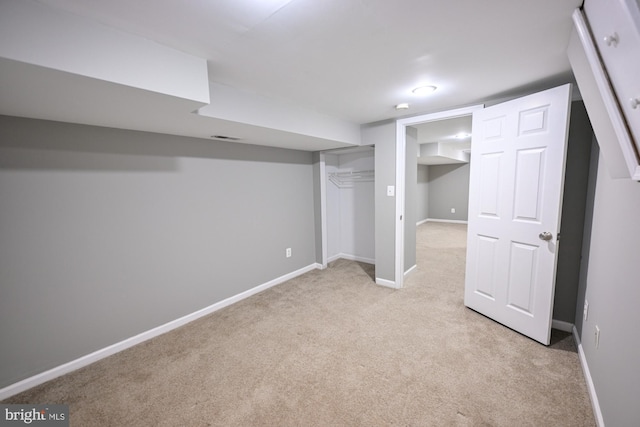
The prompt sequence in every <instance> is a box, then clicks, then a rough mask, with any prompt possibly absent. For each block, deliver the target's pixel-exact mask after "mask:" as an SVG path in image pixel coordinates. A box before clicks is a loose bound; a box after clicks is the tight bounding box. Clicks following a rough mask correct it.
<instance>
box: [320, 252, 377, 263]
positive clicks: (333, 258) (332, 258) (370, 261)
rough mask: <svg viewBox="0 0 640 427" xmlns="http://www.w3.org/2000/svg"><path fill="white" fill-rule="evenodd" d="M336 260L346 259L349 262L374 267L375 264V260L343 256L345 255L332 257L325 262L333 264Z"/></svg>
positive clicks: (340, 254)
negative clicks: (362, 263)
mask: <svg viewBox="0 0 640 427" xmlns="http://www.w3.org/2000/svg"><path fill="white" fill-rule="evenodd" d="M337 259H346V260H349V261H357V262H364V263H365V264H373V265H375V263H376V260H375V259H373V258H365V257H361V256H357V255H351V254H345V253H339V254H336V255H333V256H332V257H331V258H329V259H328V260H327V262H333V261H335V260H337Z"/></svg>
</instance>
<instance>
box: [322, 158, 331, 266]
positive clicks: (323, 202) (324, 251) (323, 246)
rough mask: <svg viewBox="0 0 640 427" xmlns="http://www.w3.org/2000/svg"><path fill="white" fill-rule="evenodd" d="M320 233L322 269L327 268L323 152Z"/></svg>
mask: <svg viewBox="0 0 640 427" xmlns="http://www.w3.org/2000/svg"><path fill="white" fill-rule="evenodd" d="M320 228H321V231H320V235H321V244H322V268H321V269H322V270H324V269H325V268H327V264H328V263H329V260H327V257H328V254H327V239H328V238H327V167H326V159H325V154H324V153H320Z"/></svg>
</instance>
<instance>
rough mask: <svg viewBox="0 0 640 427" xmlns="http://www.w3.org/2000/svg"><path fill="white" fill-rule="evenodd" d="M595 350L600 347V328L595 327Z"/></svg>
mask: <svg viewBox="0 0 640 427" xmlns="http://www.w3.org/2000/svg"><path fill="white" fill-rule="evenodd" d="M595 338H596V348H598V347H599V346H600V328H599V327H598V325H596V336H595Z"/></svg>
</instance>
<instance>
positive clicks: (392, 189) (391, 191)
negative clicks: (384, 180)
mask: <svg viewBox="0 0 640 427" xmlns="http://www.w3.org/2000/svg"><path fill="white" fill-rule="evenodd" d="M395 195H396V187H395V186H394V185H387V196H389V197H393V196H395Z"/></svg>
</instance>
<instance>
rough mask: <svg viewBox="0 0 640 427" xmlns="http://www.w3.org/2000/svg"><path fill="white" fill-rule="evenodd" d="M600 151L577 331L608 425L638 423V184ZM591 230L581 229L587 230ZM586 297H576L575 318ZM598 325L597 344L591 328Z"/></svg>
mask: <svg viewBox="0 0 640 427" xmlns="http://www.w3.org/2000/svg"><path fill="white" fill-rule="evenodd" d="M605 160H606V159H603V157H602V156H600V159H599V161H598V175H597V181H596V188H595V198H594V204H593V221H592V224H591V230H590V241H589V242H588V244H589V263H588V270H587V274H586V286H585V289H584V295H585V298H586V300H587V301H588V302H589V313H588V318H587V320H586V321H580V322H578V321H577V320H576V323H580V337H581V341H582V347H583V350H584V354H585V358H586V361H587V365H588V367H589V370H590V373H591V378H592V380H593V384H594V387H595V391H596V394H597V397H598V401H599V404H600V409H601V411H602V416H603V419H604V424H605V425H607V426H631V425H639V424H640V406H639V405H638V396H640V365H639V364H638V360H640V341H639V340H638V339H637V338H638V325H639V324H640V310H638V302H639V301H640V285H639V284H640V252H639V251H638V244H639V242H640V222H639V221H638V213H639V212H640V184H638V183H637V182H634V181H632V180H630V179H612V178H611V177H610V175H609V172H608V170H607V165H606V163H605ZM588 234H589V233H585V235H587V236H588ZM583 304H584V300H578V304H577V309H576V318H578V317H580V316H582V306H583ZM596 326H598V327H599V329H600V340H599V346H598V347H596V342H595V328H596Z"/></svg>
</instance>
